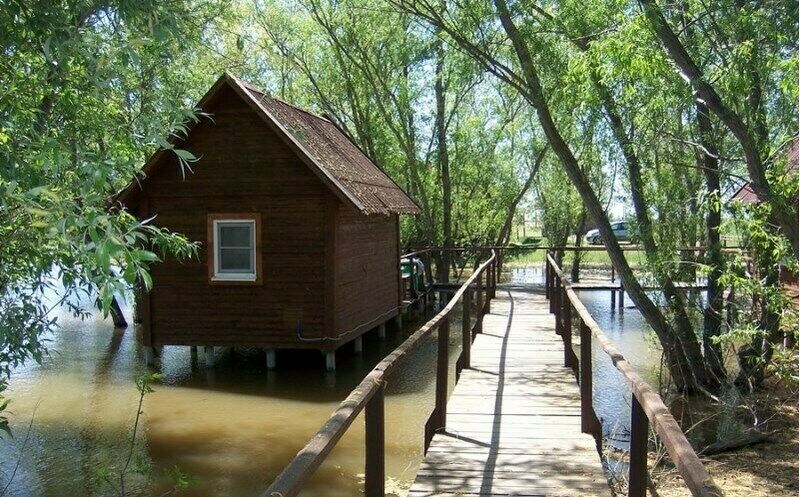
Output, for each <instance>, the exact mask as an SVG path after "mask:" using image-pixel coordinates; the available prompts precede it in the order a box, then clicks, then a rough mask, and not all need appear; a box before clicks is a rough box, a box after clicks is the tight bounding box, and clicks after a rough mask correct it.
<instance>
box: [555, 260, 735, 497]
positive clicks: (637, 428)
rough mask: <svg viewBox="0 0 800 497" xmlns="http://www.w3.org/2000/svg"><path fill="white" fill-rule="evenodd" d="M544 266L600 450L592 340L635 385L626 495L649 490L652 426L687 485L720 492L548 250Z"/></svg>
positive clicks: (588, 425) (585, 419)
mask: <svg viewBox="0 0 800 497" xmlns="http://www.w3.org/2000/svg"><path fill="white" fill-rule="evenodd" d="M546 258H547V259H546V264H545V288H546V291H545V294H546V296H547V298H548V299H550V312H551V313H552V314H554V315H555V318H556V331H557V332H558V334H559V335H560V336H561V339H562V341H563V342H564V365H565V366H566V367H571V368H572V369H573V370H574V371H575V373H576V376H577V377H578V381H579V384H580V391H581V427H582V431H583V432H584V433H590V434H592V435H594V437H595V439H596V440H597V444H598V449H599V448H600V444H601V440H602V439H601V437H602V431H601V429H600V423H599V422H598V420H597V415H596V413H595V411H594V406H593V405H592V339H597V340H598V341H599V342H600V346H601V347H602V349H603V351H604V352H605V353H606V354H607V355H608V356H609V357H610V358H611V362H612V363H613V364H614V366H615V367H616V368H617V370H618V371H619V372H620V373H622V375H623V377H624V378H625V381H626V382H627V383H628V384H629V386H630V388H631V426H630V432H631V440H630V458H629V466H628V471H629V475H628V495H629V496H631V497H645V496H646V494H647V450H648V436H649V425H650V424H652V425H653V428H654V429H655V432H656V433H657V434H658V436H659V437H660V438H661V441H662V443H663V444H664V446H665V447H666V449H667V452H668V453H669V455H670V458H671V459H672V461H673V463H674V464H675V467H676V468H677V470H678V473H679V474H680V475H681V477H682V478H683V480H684V482H685V484H686V487H687V488H688V489H689V491H690V492H691V493H692V495H694V496H696V497H718V496H722V495H723V493H722V490H721V489H720V488H719V487H718V486H717V485H716V484H715V483H714V480H713V479H712V478H711V476H710V475H709V474H708V471H706V469H705V467H704V466H703V463H702V462H701V461H700V458H699V457H698V456H697V453H695V451H694V449H693V448H692V446H691V444H690V443H689V441H688V440H687V439H686V435H685V434H684V433H683V431H682V430H681V428H680V426H679V425H678V423H677V421H675V418H674V417H673V416H672V414H671V413H670V412H669V409H668V408H667V406H666V405H665V404H664V401H663V400H662V399H661V396H660V395H659V394H658V393H657V392H656V391H655V390H654V389H653V388H652V387H651V386H650V385H649V384H647V382H645V381H644V380H643V379H642V378H641V377H640V376H639V375H638V374H637V373H636V371H635V370H634V368H633V366H631V364H630V363H628V361H627V360H626V359H625V357H624V356H623V355H622V354H621V353H620V352H619V351H618V350H617V349H616V347H614V344H613V342H612V341H611V340H610V339H609V338H608V337H607V336H606V334H605V333H604V332H603V330H602V329H600V327H599V326H598V324H597V323H596V322H595V320H594V319H593V318H592V316H591V314H589V311H588V310H587V309H586V307H584V305H583V303H582V302H581V301H580V299H579V298H578V296H577V294H576V293H575V291H574V290H573V289H572V287H571V284H570V282H569V280H568V279H567V278H566V276H565V275H564V273H563V272H562V271H561V268H560V267H559V266H558V263H557V262H556V261H555V259H553V257H552V256H551V255H550V254H549V253H548V254H547V256H546ZM573 315H575V316H577V325H578V328H579V329H580V337H581V343H580V359H579V358H578V357H577V356H576V354H575V352H574V351H573V349H572V326H573Z"/></svg>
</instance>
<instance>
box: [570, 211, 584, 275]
mask: <svg viewBox="0 0 800 497" xmlns="http://www.w3.org/2000/svg"><path fill="white" fill-rule="evenodd" d="M585 229H586V209H583V210H582V211H581V217H580V220H579V221H578V228H577V229H576V230H575V246H576V247H580V246H581V242H583V231H584V230H585ZM572 254H573V255H572V271H571V274H570V281H572V282H573V283H578V282H579V281H580V280H581V259H582V257H581V256H582V255H583V253H582V252H580V251H578V250H576V251H575V252H573V253H572Z"/></svg>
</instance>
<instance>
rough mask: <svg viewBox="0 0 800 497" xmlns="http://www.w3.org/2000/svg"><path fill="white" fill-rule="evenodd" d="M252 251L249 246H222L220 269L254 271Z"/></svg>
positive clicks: (223, 270)
mask: <svg viewBox="0 0 800 497" xmlns="http://www.w3.org/2000/svg"><path fill="white" fill-rule="evenodd" d="M251 255H252V252H251V250H250V249H248V248H243V249H240V248H220V249H219V271H220V272H221V273H229V272H234V273H252V272H253V264H252V262H253V261H252V257H251Z"/></svg>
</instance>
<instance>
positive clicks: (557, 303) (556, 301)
mask: <svg viewBox="0 0 800 497" xmlns="http://www.w3.org/2000/svg"><path fill="white" fill-rule="evenodd" d="M555 280H556V284H555V287H554V288H553V307H554V308H555V315H556V333H558V334H559V335H560V334H561V312H562V311H563V309H562V305H561V279H560V278H559V277H558V275H555Z"/></svg>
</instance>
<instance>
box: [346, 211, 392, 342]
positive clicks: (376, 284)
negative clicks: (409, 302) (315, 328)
mask: <svg viewBox="0 0 800 497" xmlns="http://www.w3.org/2000/svg"><path fill="white" fill-rule="evenodd" d="M397 222H398V219H397V216H396V215H395V216H379V215H374V216H363V215H361V214H360V213H358V212H355V211H353V210H351V209H344V208H341V209H339V211H338V213H337V215H336V273H335V274H336V277H335V281H336V290H335V299H334V301H335V303H336V312H335V316H336V317H335V320H336V335H337V336H338V335H341V334H343V333H346V335H345V338H348V337H351V336H355V335H360V334H361V333H363V332H365V331H369V329H371V328H374V327H375V326H377V325H379V324H381V323H383V322H385V321H386V320H388V319H390V318H392V317H394V316H395V315H396V314H397V312H398V309H397V308H398V305H399V303H400V293H399V292H400V290H399V271H400V268H399V260H398V241H397V236H398V231H397V229H398V226H397Z"/></svg>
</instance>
